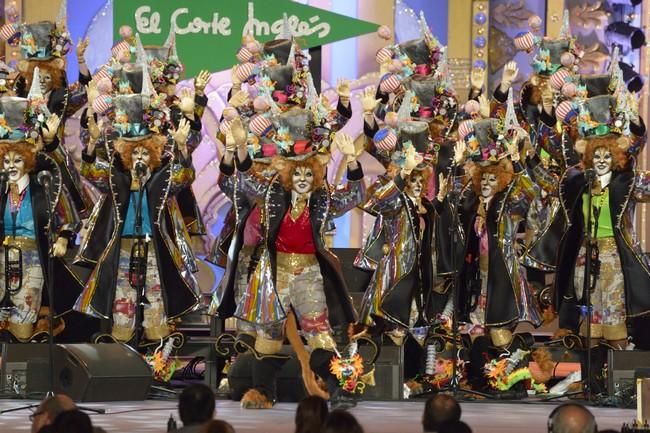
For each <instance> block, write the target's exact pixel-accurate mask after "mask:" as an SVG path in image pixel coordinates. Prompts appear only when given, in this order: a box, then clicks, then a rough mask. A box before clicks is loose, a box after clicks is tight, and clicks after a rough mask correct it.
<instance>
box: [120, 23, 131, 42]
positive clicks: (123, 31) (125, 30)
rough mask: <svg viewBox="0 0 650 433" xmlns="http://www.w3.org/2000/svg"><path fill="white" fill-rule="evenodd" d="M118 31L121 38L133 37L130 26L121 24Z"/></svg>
mask: <svg viewBox="0 0 650 433" xmlns="http://www.w3.org/2000/svg"><path fill="white" fill-rule="evenodd" d="M119 32H120V37H121V38H122V39H128V38H130V37H133V29H132V28H131V26H126V25H124V26H121V27H120V30H119Z"/></svg>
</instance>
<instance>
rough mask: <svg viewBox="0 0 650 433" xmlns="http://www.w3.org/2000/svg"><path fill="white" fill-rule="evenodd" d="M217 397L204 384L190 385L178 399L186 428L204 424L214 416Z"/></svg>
mask: <svg viewBox="0 0 650 433" xmlns="http://www.w3.org/2000/svg"><path fill="white" fill-rule="evenodd" d="M214 400H215V396H214V392H212V390H211V389H210V388H209V387H208V386H206V385H203V384H194V385H190V386H188V387H187V388H185V389H184V390H183V392H181V395H180V397H178V414H179V416H180V417H181V421H183V425H184V426H188V425H195V424H203V423H205V422H207V421H210V420H211V419H212V417H213V416H214V408H215V403H214Z"/></svg>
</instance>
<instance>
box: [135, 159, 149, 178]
mask: <svg viewBox="0 0 650 433" xmlns="http://www.w3.org/2000/svg"><path fill="white" fill-rule="evenodd" d="M134 168H135V174H136V175H137V176H138V177H145V176H146V175H147V164H145V163H144V162H142V161H136V163H135V167H134Z"/></svg>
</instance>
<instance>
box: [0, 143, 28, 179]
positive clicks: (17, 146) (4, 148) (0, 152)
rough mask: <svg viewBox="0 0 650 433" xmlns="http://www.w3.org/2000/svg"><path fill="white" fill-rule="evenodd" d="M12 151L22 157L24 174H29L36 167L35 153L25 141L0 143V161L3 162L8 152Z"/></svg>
mask: <svg viewBox="0 0 650 433" xmlns="http://www.w3.org/2000/svg"><path fill="white" fill-rule="evenodd" d="M11 151H14V152H16V153H18V154H20V156H22V157H23V160H24V161H25V173H29V172H31V171H32V170H34V167H36V151H35V149H34V146H33V145H32V144H29V143H27V142H26V141H20V142H18V143H1V144H0V161H3V160H4V157H5V155H6V154H7V153H8V152H11Z"/></svg>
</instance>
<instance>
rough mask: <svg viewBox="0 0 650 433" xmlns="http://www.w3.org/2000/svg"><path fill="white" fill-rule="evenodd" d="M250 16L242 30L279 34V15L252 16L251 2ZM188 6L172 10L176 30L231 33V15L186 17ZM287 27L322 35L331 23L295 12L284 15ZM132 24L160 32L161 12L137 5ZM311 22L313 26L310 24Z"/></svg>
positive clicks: (298, 32)
mask: <svg viewBox="0 0 650 433" xmlns="http://www.w3.org/2000/svg"><path fill="white" fill-rule="evenodd" d="M248 9H249V19H248V21H247V22H246V25H245V26H244V30H243V32H242V34H247V33H252V34H253V35H255V36H269V35H270V34H273V35H275V36H276V37H278V36H279V35H281V34H282V21H283V20H282V19H279V20H277V21H274V22H273V23H269V22H267V21H260V20H258V19H257V18H255V12H254V4H253V3H249V4H248ZM186 15H189V9H188V8H178V9H176V10H175V11H174V12H172V14H171V17H170V22H171V23H172V25H175V26H176V33H177V34H179V35H186V34H189V33H203V34H206V35H207V34H212V35H223V36H230V35H231V34H232V29H231V28H230V24H231V19H230V18H229V17H224V16H222V17H220V16H219V13H218V12H215V13H213V14H212V20H210V21H204V20H203V19H202V18H201V17H189V16H186ZM287 20H288V25H289V30H290V31H291V35H292V36H294V37H302V36H310V35H312V34H316V35H318V37H319V38H321V39H322V38H324V37H326V36H327V35H329V33H330V30H331V26H330V24H329V23H326V22H320V16H319V15H313V16H311V17H310V18H309V19H308V21H301V20H300V18H299V17H297V16H296V15H291V16H289V17H288V18H287ZM135 25H136V28H137V31H138V33H142V34H145V35H146V34H151V33H154V34H160V33H161V29H160V12H155V11H153V12H152V9H151V6H147V5H144V6H140V7H139V8H137V9H136V10H135ZM312 26H313V27H312Z"/></svg>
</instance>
